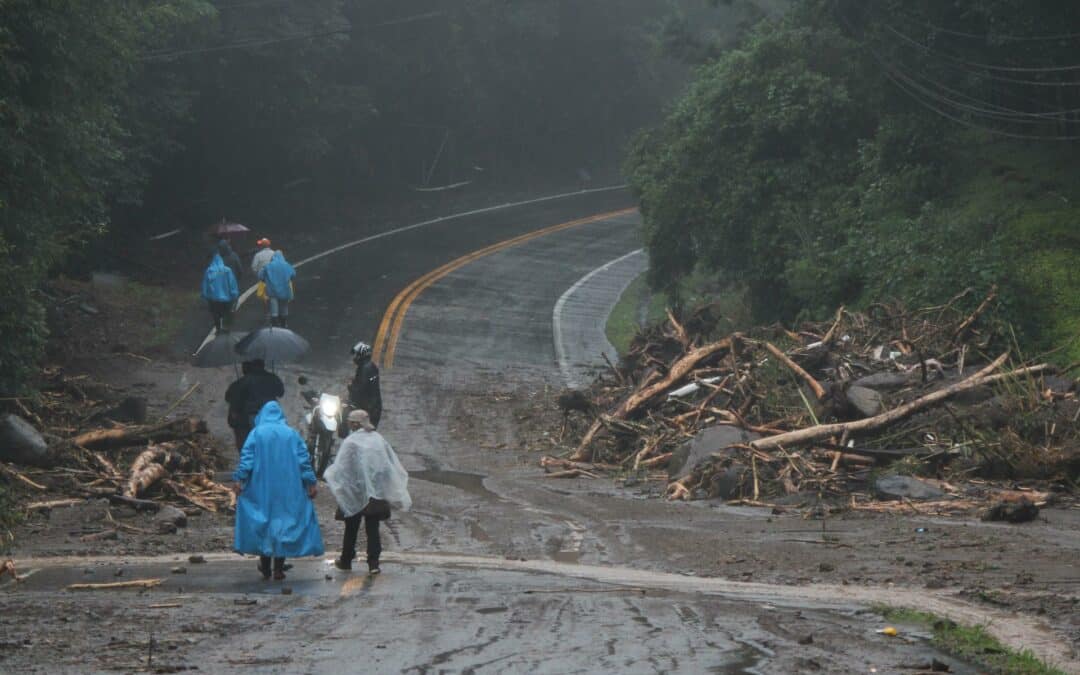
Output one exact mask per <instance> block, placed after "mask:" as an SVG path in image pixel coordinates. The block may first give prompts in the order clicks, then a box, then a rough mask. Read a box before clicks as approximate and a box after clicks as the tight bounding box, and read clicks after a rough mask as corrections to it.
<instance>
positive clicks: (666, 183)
mask: <svg viewBox="0 0 1080 675" xmlns="http://www.w3.org/2000/svg"><path fill="white" fill-rule="evenodd" d="M1073 33H1080V16H1078V15H1077V14H1076V13H1075V12H1074V11H1072V9H1071V5H1070V4H1069V3H1065V2H1044V3H1037V6H1033V5H1032V3H1023V2H1020V1H1019V0H960V1H958V2H950V3H940V2H930V1H923V2H893V1H889V0H879V1H877V2H854V1H849V0H799V1H797V2H794V3H793V4H792V8H791V10H790V11H789V12H787V13H786V14H785V15H784V16H782V17H780V18H766V19H764V20H763V21H761V22H760V23H759V24H758V25H757V26H756V27H754V28H753V29H752V30H751V31H750V32H749V33H748V34H747V35H745V36H744V38H743V39H742V40H741V41H740V42H739V43H738V44H737V46H735V47H734V48H732V49H730V50H726V51H724V52H723V53H722V54H720V55H719V56H717V57H715V58H707V59H706V60H705V61H704V63H703V64H702V65H701V66H700V67H699V69H698V71H697V73H696V77H695V78H694V81H693V83H692V85H691V86H690V88H689V90H688V91H687V92H686V94H685V95H684V96H683V97H682V98H681V99H679V100H678V102H677V103H675V104H674V106H672V108H671V110H670V112H669V115H668V117H667V119H666V121H665V122H664V124H663V125H661V126H660V127H659V128H656V129H654V130H652V131H650V132H647V133H644V134H642V135H641V136H639V138H638V139H637V140H636V142H635V143H634V145H633V147H632V149H631V153H630V156H629V158H628V160H627V172H628V174H629V175H630V177H631V182H632V183H633V185H634V188H635V190H636V192H637V194H638V195H639V196H640V198H641V203H642V210H643V214H644V216H645V221H646V237H647V244H648V249H649V253H650V256H651V260H652V269H651V271H650V279H651V282H652V283H653V285H654V286H655V287H658V288H668V287H671V286H673V285H676V284H678V283H679V280H680V279H682V278H684V277H686V276H687V275H690V274H692V273H693V272H694V271H695V270H699V269H705V270H709V271H710V272H712V273H714V274H717V275H719V276H721V277H722V278H726V279H730V280H734V281H739V282H742V283H745V284H746V285H747V287H748V288H749V291H750V293H749V299H750V302H751V304H752V309H753V312H754V314H755V316H756V317H757V318H758V319H761V320H773V319H784V320H792V319H795V318H797V317H798V316H799V315H814V316H823V315H825V314H826V313H828V312H831V311H832V310H833V309H835V306H837V305H839V304H842V303H846V304H849V305H850V304H855V305H866V304H869V303H872V302H876V301H879V300H882V299H886V298H898V299H901V300H904V301H906V302H908V303H923V302H925V303H936V302H940V301H944V300H948V299H949V298H951V297H952V296H954V295H956V294H957V293H958V292H960V291H962V290H964V289H965V288H969V287H970V288H972V289H974V291H975V292H974V293H972V294H970V297H969V300H970V301H971V302H973V303H974V302H978V300H979V298H980V297H981V296H982V295H983V294H985V292H986V291H988V290H989V288H990V287H991V286H992V285H994V284H997V285H998V286H999V288H1000V291H1001V298H1002V302H1003V308H1004V310H1005V313H1006V318H1007V319H1009V320H1010V321H1012V322H1013V323H1014V324H1015V325H1016V327H1017V328H1018V331H1019V334H1020V336H1021V340H1022V341H1023V342H1024V344H1026V345H1028V346H1029V347H1030V348H1031V349H1041V348H1047V347H1050V346H1052V345H1053V346H1057V345H1060V344H1063V343H1064V344H1066V345H1067V347H1068V351H1067V352H1066V353H1065V354H1066V355H1067V356H1069V357H1071V358H1076V357H1078V356H1080V337H1078V332H1077V328H1078V327H1080V303H1078V301H1077V300H1076V298H1077V297H1078V291H1080V279H1078V278H1077V274H1076V272H1075V261H1076V259H1077V252H1078V249H1080V239H1078V236H1080V235H1078V234H1077V228H1076V224H1077V222H1078V216H1080V210H1078V209H1077V206H1076V205H1077V203H1078V202H1077V199H1078V198H1080V193H1078V192H1077V190H1076V187H1075V184H1076V180H1075V179H1076V176H1077V174H1078V171H1080V164H1078V162H1077V159H1078V158H1077V156H1076V153H1075V144H1074V142H1073V140H1072V137H1073V136H1080V124H1078V123H1077V121H1076V114H1075V109H1077V108H1080V83H1078V82H1077V81H1076V78H1075V71H1076V69H1077V64H1080V50H1077V49H1076V48H1075V40H1074V39H1070V38H1069V37H1068V35H1069V34H1073Z"/></svg>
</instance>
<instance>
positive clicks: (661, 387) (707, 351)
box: [570, 333, 741, 462]
mask: <svg viewBox="0 0 1080 675" xmlns="http://www.w3.org/2000/svg"><path fill="white" fill-rule="evenodd" d="M740 338H741V335H739V334H738V333H736V334H735V335H732V336H731V337H729V338H725V339H723V340H720V341H718V342H713V343H711V344H707V345H704V346H701V347H698V348H697V349H693V350H691V351H690V352H688V353H687V354H686V355H685V356H683V357H682V358H681V359H679V360H678V361H676V362H675V363H674V364H672V366H671V370H669V371H668V374H667V375H666V376H664V377H662V378H661V379H660V380H658V381H656V382H653V383H652V384H650V385H648V386H645V387H643V388H641V389H639V390H638V391H636V392H634V393H633V394H631V395H630V396H629V397H627V398H626V400H624V401H623V402H622V403H621V404H619V407H618V408H616V409H615V411H614V412H612V413H611V414H610V415H608V417H609V418H614V419H624V418H626V417H628V416H629V415H631V414H632V413H634V412H635V411H636V410H637V409H638V408H640V407H641V406H643V405H645V404H646V403H648V402H649V401H650V400H651V399H652V398H653V397H655V396H658V395H660V394H661V393H663V392H664V391H666V390H667V389H669V388H671V386H672V385H673V384H675V383H676V382H678V381H679V380H680V379H682V378H683V377H685V376H686V375H687V374H688V373H689V372H690V371H692V370H694V368H695V367H697V365H698V364H699V363H701V361H703V360H705V359H707V358H709V357H710V356H712V355H714V354H716V353H718V352H721V351H724V350H726V349H731V348H732V345H733V344H734V343H735V342H736V341H737V340H739V339H740ZM603 427H604V423H603V421H601V420H597V421H595V422H593V424H592V426H591V427H589V431H588V432H586V434H585V436H584V437H583V438H582V439H581V443H580V444H579V445H578V449H577V451H576V452H574V454H573V455H571V457H570V459H572V460H574V461H579V462H580V461H588V460H589V459H591V458H592V449H591V448H590V447H589V446H590V445H591V444H592V441H593V438H594V437H595V436H596V434H597V433H599V432H600V430H601V429H602V428H603Z"/></svg>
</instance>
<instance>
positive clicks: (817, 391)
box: [765, 342, 825, 401]
mask: <svg viewBox="0 0 1080 675" xmlns="http://www.w3.org/2000/svg"><path fill="white" fill-rule="evenodd" d="M765 349H767V350H769V353H770V354H772V355H773V356H775V357H776V358H778V359H780V362H781V363H783V364H784V365H785V366H787V367H788V369H789V370H790V371H791V372H793V373H795V374H796V375H798V376H799V377H801V378H802V379H803V381H804V382H806V384H807V385H808V386H809V387H810V390H811V391H813V392H814V397H815V398H817V400H819V401H820V400H821V399H823V398H825V387H823V386H821V383H820V382H818V381H817V380H815V379H814V376H813V375H811V374H810V373H808V372H806V371H805V370H803V368H802V366H800V365H799V364H797V363H795V362H794V361H792V360H791V358H790V357H788V355H787V354H785V353H784V352H782V351H781V350H780V348H779V347H777V346H776V345H774V344H773V343H771V342H766V343H765Z"/></svg>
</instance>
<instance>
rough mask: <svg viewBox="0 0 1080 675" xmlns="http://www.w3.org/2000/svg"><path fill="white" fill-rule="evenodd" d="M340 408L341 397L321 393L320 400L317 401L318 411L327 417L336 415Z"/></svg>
mask: <svg viewBox="0 0 1080 675" xmlns="http://www.w3.org/2000/svg"><path fill="white" fill-rule="evenodd" d="M340 410H341V399H340V398H338V397H337V396H327V395H326V394H323V396H322V400H321V401H319V411H320V412H322V414H323V415H326V416H327V417H336V416H337V414H338V411H340Z"/></svg>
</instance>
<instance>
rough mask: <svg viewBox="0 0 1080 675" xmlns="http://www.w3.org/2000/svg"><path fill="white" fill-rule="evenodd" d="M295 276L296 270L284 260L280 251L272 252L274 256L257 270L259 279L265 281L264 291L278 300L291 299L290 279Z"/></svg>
mask: <svg viewBox="0 0 1080 675" xmlns="http://www.w3.org/2000/svg"><path fill="white" fill-rule="evenodd" d="M295 277H296V270H294V269H293V266H292V265H290V264H289V263H288V261H286V260H285V256H283V255H282V254H281V251H277V252H276V253H274V257H273V258H271V259H270V262H268V263H266V267H264V268H262V271H261V272H259V280H260V281H264V282H266V293H267V294H268V295H269V296H270V297H271V298H277V299H278V300H292V298H293V291H292V280H293V279H294V278H295Z"/></svg>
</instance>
